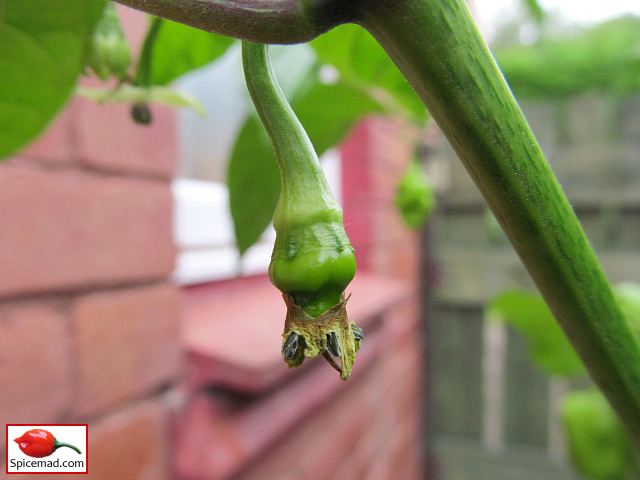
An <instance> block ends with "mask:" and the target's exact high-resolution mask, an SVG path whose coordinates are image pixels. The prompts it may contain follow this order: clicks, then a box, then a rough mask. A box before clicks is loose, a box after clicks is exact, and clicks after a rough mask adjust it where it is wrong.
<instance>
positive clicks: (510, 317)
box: [485, 290, 585, 377]
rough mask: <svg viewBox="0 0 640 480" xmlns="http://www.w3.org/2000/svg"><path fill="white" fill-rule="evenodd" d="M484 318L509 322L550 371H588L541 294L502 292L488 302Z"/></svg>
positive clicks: (536, 359)
mask: <svg viewBox="0 0 640 480" xmlns="http://www.w3.org/2000/svg"><path fill="white" fill-rule="evenodd" d="M485 318H486V319H488V320H489V321H503V322H506V323H508V324H510V325H512V326H513V327H514V328H515V329H516V330H517V331H518V332H520V333H521V334H522V335H523V336H524V337H525V339H526V340H527V343H528V347H529V354H530V356H531V359H532V360H533V362H534V363H535V364H536V365H537V366H538V367H540V368H541V369H543V370H544V371H546V372H547V373H548V374H550V375H559V376H565V377H573V376H577V375H582V374H584V373H585V369H584V366H583V365H582V362H581V361H580V359H579V358H578V355H577V354H576V353H575V351H574V350H573V347H572V346H571V344H570V343H569V341H568V340H567V338H566V336H565V334H564V332H563V331H562V329H561V328H560V326H559V325H558V323H557V322H556V319H555V318H554V316H553V314H552V313H551V310H549V307H547V305H546V303H545V302H544V300H542V297H541V296H540V295H539V294H537V293H531V292H524V291H518V290H511V291H505V292H501V293H499V294H498V295H497V296H495V297H494V298H493V299H492V300H491V301H490V302H489V303H488V305H487V306H486V308H485Z"/></svg>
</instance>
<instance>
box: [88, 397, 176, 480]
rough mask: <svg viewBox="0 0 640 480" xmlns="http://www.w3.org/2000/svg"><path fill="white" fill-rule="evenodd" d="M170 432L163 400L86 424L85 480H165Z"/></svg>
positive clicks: (169, 466)
mask: <svg viewBox="0 0 640 480" xmlns="http://www.w3.org/2000/svg"><path fill="white" fill-rule="evenodd" d="M170 448H171V432H170V428H169V421H168V409H167V407H166V405H164V403H163V401H162V399H160V400H154V401H147V402H144V403H142V404H140V405H136V406H133V407H130V408H128V409H126V410H123V411H120V412H117V413H115V414H112V415H109V416H108V417H106V418H104V419H103V420H101V421H100V422H96V423H90V424H89V447H88V452H89V457H88V467H89V475H88V477H89V478H90V479H92V480H113V479H116V478H122V479H125V478H126V479H127V480H148V479H154V480H168V479H170V478H171V470H170V469H171V465H170V458H171V451H170Z"/></svg>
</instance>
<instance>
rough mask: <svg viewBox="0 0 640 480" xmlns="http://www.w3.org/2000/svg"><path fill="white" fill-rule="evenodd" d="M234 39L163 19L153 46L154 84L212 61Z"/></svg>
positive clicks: (171, 79)
mask: <svg viewBox="0 0 640 480" xmlns="http://www.w3.org/2000/svg"><path fill="white" fill-rule="evenodd" d="M233 41H234V40H233V39H232V38H229V37H224V36H222V35H216V34H215V33H209V32H205V31H203V30H199V29H197V28H193V27H189V26H187V25H183V24H182V23H177V22H172V21H169V20H164V21H163V22H162V26H161V27H160V30H159V32H158V36H157V38H156V41H155V45H154V49H153V63H152V66H151V71H152V81H153V84H154V85H167V84H169V83H171V82H173V81H174V80H176V79H177V78H178V77H180V76H182V75H184V74H185V73H187V72H190V71H191V70H195V69H196V68H200V67H203V66H205V65H207V64H209V63H211V62H212V61H214V60H215V59H216V58H218V57H219V56H221V55H222V54H223V53H224V52H226V51H227V48H228V47H229V45H231V44H232V43H233Z"/></svg>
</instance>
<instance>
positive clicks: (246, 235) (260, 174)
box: [227, 115, 280, 255]
mask: <svg viewBox="0 0 640 480" xmlns="http://www.w3.org/2000/svg"><path fill="white" fill-rule="evenodd" d="M227 186H228V187H229V207H230V210H231V216H232V218H233V226H234V229H235V235H236V244H237V246H238V250H239V251H240V255H242V254H244V253H245V252H246V251H247V250H248V249H249V247H251V245H253V244H254V243H255V242H256V240H258V238H260V235H262V232H264V230H265V228H267V226H268V225H269V223H270V222H271V218H272V217H273V211H274V210H275V208H276V203H277V201H278V194H279V192H280V171H279V170H278V164H277V163H276V157H275V154H274V153H273V148H272V147H271V143H270V141H269V137H268V136H267V132H265V130H264V128H263V127H262V124H261V123H260V120H259V119H258V117H257V115H252V116H251V117H249V119H248V120H247V122H246V123H245V124H244V126H243V127H242V129H241V130H240V134H239V135H238V138H237V140H236V143H235V146H234V148H233V152H232V154H231V160H230V161H229V167H228V171H227Z"/></svg>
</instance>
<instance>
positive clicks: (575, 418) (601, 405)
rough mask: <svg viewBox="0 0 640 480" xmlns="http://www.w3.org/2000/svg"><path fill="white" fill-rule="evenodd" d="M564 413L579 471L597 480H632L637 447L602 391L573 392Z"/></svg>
mask: <svg viewBox="0 0 640 480" xmlns="http://www.w3.org/2000/svg"><path fill="white" fill-rule="evenodd" d="M561 410H562V412H561V413H562V421H563V424H564V427H565V431H566V437H567V444H568V450H569V456H570V458H571V461H572V463H573V465H574V466H575V467H576V469H577V470H578V471H579V472H580V473H582V474H583V475H585V476H586V477H587V478H590V479H593V480H627V479H629V478H630V473H631V470H632V462H633V447H632V445H631V442H630V441H629V438H628V436H627V434H626V432H625V430H624V428H623V427H622V425H621V424H620V421H619V420H618V417H617V415H616V414H615V412H614V411H613V409H612V408H611V406H610V405H609V403H608V402H607V400H606V398H605V397H604V395H602V393H600V391H598V390H588V391H576V392H571V393H569V394H568V395H566V396H565V397H564V398H563V402H562V407H561Z"/></svg>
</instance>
